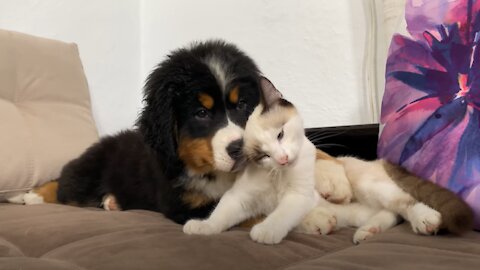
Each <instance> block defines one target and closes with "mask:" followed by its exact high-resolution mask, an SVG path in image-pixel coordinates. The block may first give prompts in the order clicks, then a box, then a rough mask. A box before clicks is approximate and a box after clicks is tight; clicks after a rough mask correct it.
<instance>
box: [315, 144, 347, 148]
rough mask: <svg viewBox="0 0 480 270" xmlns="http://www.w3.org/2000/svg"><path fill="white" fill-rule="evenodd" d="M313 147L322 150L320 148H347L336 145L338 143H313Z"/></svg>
mask: <svg viewBox="0 0 480 270" xmlns="http://www.w3.org/2000/svg"><path fill="white" fill-rule="evenodd" d="M313 145H315V147H317V148H322V147H342V148H348V147H347V146H345V145H343V144H338V143H313Z"/></svg>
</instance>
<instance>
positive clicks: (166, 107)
mask: <svg viewBox="0 0 480 270" xmlns="http://www.w3.org/2000/svg"><path fill="white" fill-rule="evenodd" d="M165 78H166V76H164V74H162V69H161V68H157V70H155V71H154V72H152V74H150V76H149V77H148V79H147V82H146V84H145V88H144V103H145V104H144V109H143V111H142V112H141V114H140V117H139V118H138V120H137V123H136V125H137V127H138V129H139V131H140V132H141V133H142V135H143V137H144V140H145V143H146V144H147V145H149V146H150V147H151V148H152V149H153V150H154V151H155V153H156V154H157V158H158V159H159V160H160V162H161V164H162V165H164V166H165V167H164V168H163V169H164V171H165V172H166V173H167V175H166V176H167V177H174V176H175V175H177V174H178V173H179V172H180V170H181V168H182V166H181V162H180V160H179V158H178V155H177V138H176V137H177V127H176V119H175V118H174V115H175V112H174V104H173V99H174V98H173V97H174V86H173V84H170V83H169V80H168V79H165Z"/></svg>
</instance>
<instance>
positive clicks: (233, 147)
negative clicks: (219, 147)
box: [227, 139, 243, 160]
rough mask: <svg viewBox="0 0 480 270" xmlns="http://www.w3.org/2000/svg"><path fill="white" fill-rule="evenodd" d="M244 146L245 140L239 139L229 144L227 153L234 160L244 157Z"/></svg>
mask: <svg viewBox="0 0 480 270" xmlns="http://www.w3.org/2000/svg"><path fill="white" fill-rule="evenodd" d="M242 147H243V140H242V139H238V140H236V141H233V142H231V143H230V144H229V145H228V146H227V153H228V155H229V156H230V157H231V158H232V159H233V160H237V159H239V158H241V157H242Z"/></svg>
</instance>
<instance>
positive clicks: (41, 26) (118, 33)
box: [0, 0, 142, 134]
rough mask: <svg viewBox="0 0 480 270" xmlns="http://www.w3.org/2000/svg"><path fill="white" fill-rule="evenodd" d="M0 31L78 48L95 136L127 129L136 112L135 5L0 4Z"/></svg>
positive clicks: (110, 1)
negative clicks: (88, 92)
mask: <svg viewBox="0 0 480 270" xmlns="http://www.w3.org/2000/svg"><path fill="white" fill-rule="evenodd" d="M0 28H3V29H8V30H15V31H20V32H24V33H29V34H33V35H38V36H42V37H47V38H53V39H58V40H62V41H66V42H75V43H77V44H78V47H79V50H80V56H81V58H82V62H83V66H84V69H85V73H86V76H87V80H88V83H89V87H90V93H91V98H92V107H93V114H94V118H95V121H96V123H97V126H98V128H99V132H100V134H107V133H112V132H115V131H117V130H119V129H123V128H129V127H131V125H132V124H133V122H134V121H135V119H136V117H137V112H138V110H139V108H140V106H141V102H140V101H141V84H142V79H141V76H140V72H139V70H140V68H139V66H140V64H139V63H140V31H139V29H140V16H139V2H138V1H136V0H122V1H117V0H101V1H99V0H76V1H64V0H40V1H39V0H36V1H35V0H22V1H17V0H0Z"/></svg>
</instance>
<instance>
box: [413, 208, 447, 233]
mask: <svg viewBox="0 0 480 270" xmlns="http://www.w3.org/2000/svg"><path fill="white" fill-rule="evenodd" d="M409 219H410V224H411V225H412V230H413V231H414V232H415V233H417V234H424V235H431V234H434V233H436V232H437V231H438V229H439V227H440V224H441V222H442V215H441V214H440V213H439V212H438V211H437V210H434V209H432V208H430V207H429V206H427V205H425V204H423V203H417V204H415V205H414V206H413V207H412V209H411V210H410V212H409Z"/></svg>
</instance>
